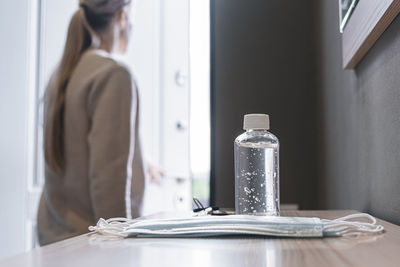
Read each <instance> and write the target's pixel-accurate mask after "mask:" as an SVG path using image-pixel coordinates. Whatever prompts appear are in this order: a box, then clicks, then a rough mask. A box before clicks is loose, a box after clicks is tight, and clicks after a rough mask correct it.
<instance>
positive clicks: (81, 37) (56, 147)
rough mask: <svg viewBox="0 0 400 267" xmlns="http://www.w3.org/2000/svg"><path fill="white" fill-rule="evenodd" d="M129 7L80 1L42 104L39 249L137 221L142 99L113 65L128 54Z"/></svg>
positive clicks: (106, 0)
mask: <svg viewBox="0 0 400 267" xmlns="http://www.w3.org/2000/svg"><path fill="white" fill-rule="evenodd" d="M129 2H130V1H129V0H81V1H80V7H79V9H78V10H77V11H76V13H75V14H74V15H73V17H72V19H71V22H70V25H69V29H68V36H67V41H66V45H65V49H64V54H63V57H62V59H61V63H60V65H59V67H58V69H57V70H56V72H55V73H54V74H53V76H52V78H51V79H50V82H49V85H48V88H47V90H46V105H45V107H46V108H45V109H46V111H45V133H44V150H45V162H46V164H45V165H46V166H45V187H44V190H43V194H42V198H41V201H40V205H39V212H38V234H39V242H40V244H41V245H44V244H48V243H51V242H55V241H58V240H62V239H65V238H68V237H72V236H75V235H79V234H82V233H85V232H87V229H88V226H90V225H93V224H95V223H96V222H97V220H98V219H99V218H101V217H103V218H110V217H137V216H139V213H140V207H141V202H142V196H143V190H144V172H143V162H142V155H141V148H140V143H139V139H138V93H137V88H136V86H135V82H134V80H133V78H132V76H131V74H130V72H129V70H128V69H127V68H126V67H124V66H123V65H122V64H120V63H119V62H118V61H116V60H115V59H113V55H114V54H115V53H124V52H125V51H126V49H127V45H128V40H129V38H128V37H129V32H130V23H129V8H130V5H129Z"/></svg>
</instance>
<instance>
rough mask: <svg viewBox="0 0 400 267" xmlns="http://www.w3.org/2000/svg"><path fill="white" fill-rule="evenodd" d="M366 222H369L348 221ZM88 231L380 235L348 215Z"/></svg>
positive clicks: (119, 225) (115, 223)
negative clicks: (326, 217) (332, 218)
mask: <svg viewBox="0 0 400 267" xmlns="http://www.w3.org/2000/svg"><path fill="white" fill-rule="evenodd" d="M357 218H366V219H369V220H370V222H362V221H349V220H350V219H357ZM89 230H90V231H93V232H96V233H99V234H102V235H106V236H119V237H205V236H223V235H261V236H278V237H327V236H330V237H331V236H348V235H360V234H371V233H381V232H383V226H381V225H377V224H376V219H375V218H374V217H372V216H371V215H369V214H365V213H361V214H352V215H348V216H345V217H342V218H339V219H336V220H325V219H322V220H321V219H319V218H306V217H276V216H252V215H228V216H199V217H186V218H175V219H150V220H130V219H126V218H112V219H108V220H104V219H100V220H99V221H98V223H97V225H96V226H90V227H89Z"/></svg>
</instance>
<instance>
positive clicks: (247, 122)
mask: <svg viewBox="0 0 400 267" xmlns="http://www.w3.org/2000/svg"><path fill="white" fill-rule="evenodd" d="M243 129H244V130H253V129H264V130H269V116H268V115H267V114H247V115H244V120H243Z"/></svg>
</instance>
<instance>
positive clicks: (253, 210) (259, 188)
mask: <svg viewBox="0 0 400 267" xmlns="http://www.w3.org/2000/svg"><path fill="white" fill-rule="evenodd" d="M243 124H244V127H243V128H244V130H246V132H245V133H243V134H241V135H239V136H238V137H237V138H236V140H235V144H234V146H235V211H236V214H253V215H279V141H278V138H276V136H275V135H273V134H272V133H270V132H269V131H268V130H269V117H268V115H266V114H248V115H245V116H244V123H243Z"/></svg>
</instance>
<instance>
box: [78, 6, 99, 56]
mask: <svg viewBox="0 0 400 267" xmlns="http://www.w3.org/2000/svg"><path fill="white" fill-rule="evenodd" d="M85 8H87V7H86V6H85V5H84V4H80V5H79V9H80V15H81V16H82V20H83V24H84V25H85V28H86V29H87V30H88V32H89V34H90V36H91V38H92V46H93V47H94V48H96V49H98V48H100V45H101V39H100V38H99V37H98V35H97V33H96V32H95V31H94V30H93V28H92V27H91V26H90V25H89V22H88V21H87V19H86V14H85Z"/></svg>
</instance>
